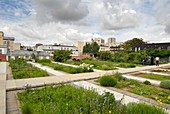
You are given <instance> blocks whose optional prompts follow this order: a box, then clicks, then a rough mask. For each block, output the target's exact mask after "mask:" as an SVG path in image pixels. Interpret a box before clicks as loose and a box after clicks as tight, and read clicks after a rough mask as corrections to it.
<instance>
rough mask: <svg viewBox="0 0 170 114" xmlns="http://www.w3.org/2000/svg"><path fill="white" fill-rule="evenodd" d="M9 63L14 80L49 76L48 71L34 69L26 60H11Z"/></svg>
mask: <svg viewBox="0 0 170 114" xmlns="http://www.w3.org/2000/svg"><path fill="white" fill-rule="evenodd" d="M9 62H10V67H11V69H12V74H13V77H14V79H23V78H34V77H43V76H48V73H47V72H46V71H44V70H41V69H39V68H37V67H33V66H32V65H31V64H29V63H27V62H26V61H25V60H24V59H17V60H10V61H9Z"/></svg>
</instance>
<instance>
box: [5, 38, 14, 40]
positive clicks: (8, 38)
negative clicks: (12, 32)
mask: <svg viewBox="0 0 170 114" xmlns="http://www.w3.org/2000/svg"><path fill="white" fill-rule="evenodd" d="M3 39H4V40H15V38H14V37H4V38H3Z"/></svg>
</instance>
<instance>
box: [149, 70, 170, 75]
mask: <svg viewBox="0 0 170 114" xmlns="http://www.w3.org/2000/svg"><path fill="white" fill-rule="evenodd" d="M151 72H159V73H165V74H170V71H168V70H163V69H157V70H151Z"/></svg>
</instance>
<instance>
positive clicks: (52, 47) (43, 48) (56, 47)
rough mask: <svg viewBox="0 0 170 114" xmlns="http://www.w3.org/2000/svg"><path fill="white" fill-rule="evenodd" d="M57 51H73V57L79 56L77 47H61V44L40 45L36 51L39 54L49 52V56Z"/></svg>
mask: <svg viewBox="0 0 170 114" xmlns="http://www.w3.org/2000/svg"><path fill="white" fill-rule="evenodd" d="M56 50H72V56H78V55H79V53H78V48H77V47H76V46H70V45H61V44H58V45H57V44H55V45H40V46H38V47H37V49H36V51H39V52H42V51H44V52H47V53H49V54H52V53H53V52H54V51H56Z"/></svg>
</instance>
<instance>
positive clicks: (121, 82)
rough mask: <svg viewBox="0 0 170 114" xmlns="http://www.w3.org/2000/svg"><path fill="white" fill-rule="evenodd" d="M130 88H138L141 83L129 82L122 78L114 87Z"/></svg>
mask: <svg viewBox="0 0 170 114" xmlns="http://www.w3.org/2000/svg"><path fill="white" fill-rule="evenodd" d="M130 86H134V87H140V86H141V83H140V82H138V81H136V80H129V79H126V78H125V79H124V78H123V80H120V81H118V83H117V84H116V85H115V87H116V88H119V89H121V88H125V87H130Z"/></svg>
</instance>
